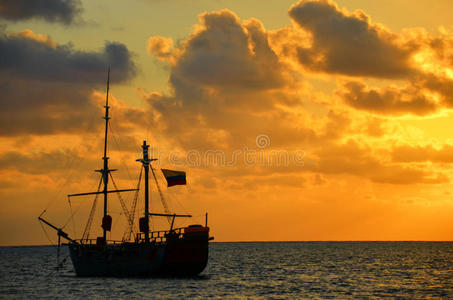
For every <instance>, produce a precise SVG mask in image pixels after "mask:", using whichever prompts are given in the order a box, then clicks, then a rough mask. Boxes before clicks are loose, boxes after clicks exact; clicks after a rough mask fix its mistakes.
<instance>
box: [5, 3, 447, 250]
mask: <svg viewBox="0 0 453 300" xmlns="http://www.w3.org/2000/svg"><path fill="white" fill-rule="evenodd" d="M90 3H91V2H89V1H82V2H81V1H76V0H72V1H68V2H67V5H69V6H68V7H67V8H66V9H65V10H62V9H61V8H56V7H47V8H46V9H47V10H45V12H43V11H33V10H32V9H31V10H30V8H27V7H20V5H18V4H17V5H18V7H13V6H14V5H13V4H11V7H9V6H8V5H6V6H5V7H1V8H0V20H1V21H2V24H4V25H0V31H2V33H1V34H2V35H1V37H0V56H1V57H2V60H0V94H1V95H2V96H1V97H0V101H1V104H2V110H1V111H0V173H1V176H0V200H1V203H2V205H1V208H0V215H1V218H0V222H1V226H0V245H25V244H27V245H29V244H46V243H49V241H48V239H47V237H46V235H45V233H44V232H43V230H42V229H41V227H40V225H39V223H38V221H37V220H36V218H37V216H38V215H39V214H40V213H41V212H42V211H43V210H44V209H47V212H46V214H45V217H46V218H48V219H49V220H51V221H52V222H53V223H55V224H57V225H58V226H65V229H66V230H67V231H68V232H69V233H70V235H71V236H73V237H79V236H80V235H81V233H82V232H83V228H84V226H85V222H86V219H87V216H88V213H89V209H90V208H91V204H92V201H93V198H90V197H83V198H73V199H71V200H70V201H68V199H67V198H66V196H65V195H67V194H70V193H78V192H89V191H95V190H96V187H97V183H98V180H99V178H98V176H99V175H98V173H95V172H92V170H94V169H98V168H100V167H101V165H102V161H101V156H102V146H103V145H102V131H103V128H102V126H103V121H102V119H101V116H102V114H103V112H102V105H103V101H104V99H105V80H106V66H107V65H109V64H110V65H111V67H112V74H111V78H112V82H111V90H110V92H111V94H110V96H111V106H112V109H111V113H112V126H111V129H112V130H111V133H112V135H111V138H110V143H109V152H110V154H109V156H110V157H111V159H110V163H111V166H112V167H113V168H118V169H119V171H118V172H115V173H114V176H115V181H116V183H117V184H118V187H119V188H133V187H135V186H136V184H137V182H136V180H137V177H138V174H139V165H138V163H136V162H135V159H137V158H138V157H139V156H140V144H141V143H142V141H143V140H144V139H146V140H147V141H148V142H150V143H151V144H152V151H153V155H154V156H155V157H158V158H159V161H158V162H157V164H156V168H158V167H163V168H168V169H176V170H186V172H187V177H188V179H187V180H188V185H187V186H185V187H183V186H176V187H172V188H170V189H168V190H167V188H164V190H165V195H166V197H167V200H168V202H169V204H170V206H171V207H172V209H173V210H174V211H175V212H177V213H192V214H193V215H194V216H195V220H192V221H187V220H184V221H181V222H180V224H178V225H185V224H189V223H190V222H204V216H203V214H204V213H205V212H206V211H207V212H209V225H210V227H211V230H212V234H213V235H214V236H215V239H216V241H286V240H291V241H305V240H452V238H453V221H452V218H451V217H450V215H451V212H452V211H453V200H452V199H451V196H452V195H451V190H452V188H453V186H452V185H451V178H452V175H453V173H452V171H453V170H452V169H451V167H452V165H451V164H452V163H453V154H452V151H451V150H453V140H452V138H451V135H450V132H449V130H448V128H449V127H451V126H452V125H453V121H452V120H453V119H452V117H453V116H452V112H451V108H452V106H453V50H452V49H453V27H452V24H451V23H443V22H446V21H445V20H449V19H448V18H447V17H446V16H445V15H448V13H447V12H449V10H448V8H449V5H450V4H448V2H444V1H439V2H438V4H439V7H438V8H430V10H426V7H427V6H426V7H423V3H425V2H424V1H420V3H418V4H417V5H415V4H414V5H412V3H411V2H408V1H403V0H401V1H396V2H394V3H396V4H395V5H394V7H392V12H393V13H394V14H397V15H399V16H400V18H401V19H398V20H397V19H395V18H394V17H393V19H392V18H391V17H389V15H388V14H389V12H387V11H386V10H384V9H383V8H382V7H379V6H376V5H375V3H376V2H374V1H339V2H338V3H337V2H333V1H327V0H326V1H323V0H319V1H314V0H304V1H300V2H294V3H291V2H288V3H283V2H278V1H275V2H272V1H270V2H269V3H268V4H267V5H266V6H264V5H263V6H262V7H260V6H256V5H257V2H255V1H250V3H247V1H245V2H244V1H241V2H240V3H239V1H227V2H225V3H224V4H222V5H223V6H222V7H219V5H221V4H219V3H217V2H216V4H215V5H214V4H212V3H210V2H206V1H201V0H200V1H194V4H193V5H188V4H187V3H185V4H183V3H181V2H180V1H174V2H171V3H170V4H162V3H161V4H156V3H154V4H149V7H147V4H146V3H145V2H143V1H138V0H137V1H135V2H132V4H131V6H130V8H128V10H127V13H124V14H121V12H122V11H124V7H123V4H121V2H115V1H112V2H110V3H109V4H108V5H107V4H106V3H104V2H103V1H100V2H99V5H98V6H93V5H92V3H91V4H90ZM373 3H374V4H373ZM426 3H428V2H426ZM283 4H284V5H283ZM361 4H362V5H363V7H362V6H357V5H361ZM384 4H385V3H384V2H383V4H382V5H384ZM181 6H182V7H181ZM253 6H256V7H254V9H252V8H253ZM366 8H369V10H370V11H367V10H366ZM146 9H149V13H150V14H151V15H152V16H153V18H151V17H150V18H149V19H148V18H146V16H147V15H146ZM159 9H160V10H159ZM103 10H105V12H106V14H105V15H103V16H102V17H99V19H96V15H97V14H100V11H103ZM424 10H425V11H424ZM159 11H160V13H159ZM184 11H185V12H186V13H182V12H184ZM407 11H411V12H413V13H412V14H411V15H408V14H407V13H405V12H407ZM134 12H137V14H134ZM138 12H140V13H138ZM373 13H375V14H376V16H375V15H373ZM417 13H418V14H423V16H419V15H418V14H417ZM158 15H160V16H158ZM196 15H198V19H196V17H195V16H196ZM154 16H155V17H154ZM159 18H164V19H166V20H167V22H166V23H165V22H163V21H162V22H161V23H160V24H158V25H160V26H154V25H156V24H155V23H156V22H158V21H159V20H160V19H159ZM171 20H174V22H171ZM386 20H388V22H389V23H388V24H387V23H385V21H386ZM140 22H142V23H140ZM439 22H441V23H439ZM167 24H168V25H167ZM189 24H190V25H189ZM402 24H404V25H405V26H402ZM407 24H408V25H407ZM90 31H93V32H95V33H97V34H93V35H89V34H87V33H88V32H90ZM102 32H104V33H105V35H104V36H103V35H100V33H102ZM95 35H96V36H95ZM91 42H92V43H91ZM159 176H161V175H160V173H159ZM161 179H162V178H161ZM123 197H124V200H125V202H126V204H127V205H128V206H130V205H131V203H132V198H133V194H130V195H127V194H124V195H123ZM139 201H140V204H139V209H143V203H142V202H143V200H142V197H141V198H140V200H139ZM151 208H152V210H153V211H156V212H162V211H163V208H162V206H161V204H160V202H159V200H158V195H157V193H156V190H155V188H154V186H152V199H151ZM100 211H101V209H100V204H99V206H98V209H97V212H98V213H100ZM109 213H110V214H111V215H112V217H113V224H114V225H113V228H114V229H113V232H112V236H111V238H121V235H122V232H123V226H124V224H125V218H124V214H122V213H121V207H120V205H119V202H118V200H117V198H116V197H115V196H112V198H111V201H110V204H109ZM139 213H142V212H141V211H140V212H139ZM71 214H74V218H70V216H71ZM165 222H166V220H155V221H153V224H152V225H153V226H154V228H162V226H165V225H166V224H165ZM99 225H100V219H99V218H97V219H96V220H95V221H94V223H93V230H92V231H93V236H95V235H96V234H98V232H100V229H101V228H100V226H99ZM167 226H168V225H167ZM46 232H47V233H48V234H49V236H50V238H51V239H53V240H55V232H52V231H50V230H48V229H47V228H46Z"/></svg>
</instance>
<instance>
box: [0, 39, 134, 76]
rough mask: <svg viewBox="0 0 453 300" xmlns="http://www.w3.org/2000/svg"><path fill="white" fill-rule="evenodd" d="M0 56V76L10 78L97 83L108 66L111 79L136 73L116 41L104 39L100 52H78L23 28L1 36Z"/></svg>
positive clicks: (127, 55)
mask: <svg viewBox="0 0 453 300" xmlns="http://www.w3.org/2000/svg"><path fill="white" fill-rule="evenodd" d="M38 38H41V40H39V39H38ZM47 38H48V37H47ZM0 57H1V59H0V76H3V75H7V76H8V77H10V78H11V77H16V78H20V79H33V80H39V81H64V82H69V83H83V84H92V83H100V82H105V74H106V69H107V66H109V65H110V66H111V69H112V73H111V75H112V76H111V77H112V82H119V81H124V80H127V79H129V78H132V77H133V76H134V75H135V65H134V63H133V61H132V57H131V53H130V52H129V50H128V49H127V47H126V46H125V45H123V44H121V43H116V42H106V44H105V47H104V49H102V50H101V51H99V52H88V51H79V50H76V49H74V47H73V46H72V45H70V44H68V45H61V46H60V45H56V44H55V43H53V42H52V41H51V40H50V39H49V38H48V39H47V40H44V41H43V40H42V36H41V35H33V33H30V31H24V32H21V33H19V34H17V35H9V36H3V37H0Z"/></svg>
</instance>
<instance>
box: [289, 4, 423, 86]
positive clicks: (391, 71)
mask: <svg viewBox="0 0 453 300" xmlns="http://www.w3.org/2000/svg"><path fill="white" fill-rule="evenodd" d="M289 15H290V16H291V18H292V19H293V20H294V21H295V22H296V23H297V24H298V25H299V26H300V27H301V28H302V29H303V30H305V31H306V32H308V33H309V34H310V40H311V45H304V46H302V45H299V46H298V47H297V48H296V56H297V58H298V60H299V62H300V63H301V64H302V65H303V66H305V67H306V68H308V69H310V70H313V71H320V72H327V73H337V74H345V75H352V76H372V77H388V78H397V77H403V76H406V75H407V74H409V73H411V72H412V68H411V66H410V57H411V54H412V53H413V51H414V47H413V46H411V45H409V44H408V45H399V44H398V36H396V35H394V34H392V33H390V32H388V31H387V30H386V29H384V28H382V27H380V26H378V25H373V24H371V23H370V20H369V17H368V16H367V15H365V13H364V12H362V11H356V12H355V13H353V14H348V13H346V12H345V11H342V10H340V9H339V8H338V7H337V5H336V4H335V3H334V2H332V1H329V0H319V1H317V0H303V1H300V2H298V3H297V4H296V5H293V6H292V7H291V9H290V10H289Z"/></svg>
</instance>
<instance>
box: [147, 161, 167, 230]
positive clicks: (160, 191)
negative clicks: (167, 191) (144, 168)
mask: <svg viewBox="0 0 453 300" xmlns="http://www.w3.org/2000/svg"><path fill="white" fill-rule="evenodd" d="M150 169H151V171H152V172H153V177H154V181H155V182H156V186H157V190H158V191H159V195H160V201H161V202H162V205H163V207H164V210H165V213H166V214H170V210H169V209H168V206H167V202H166V201H165V198H164V194H162V190H161V189H160V185H159V182H158V181H157V177H156V173H155V172H154V168H153V167H152V166H151V165H150ZM171 219H172V217H167V220H168V224H171Z"/></svg>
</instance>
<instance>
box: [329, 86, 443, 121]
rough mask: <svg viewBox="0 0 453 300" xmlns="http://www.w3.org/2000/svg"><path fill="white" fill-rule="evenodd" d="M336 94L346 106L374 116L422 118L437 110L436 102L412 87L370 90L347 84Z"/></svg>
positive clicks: (366, 87)
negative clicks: (414, 116)
mask: <svg viewBox="0 0 453 300" xmlns="http://www.w3.org/2000/svg"><path fill="white" fill-rule="evenodd" d="M336 93H337V94H338V95H339V96H340V97H341V98H342V99H343V100H344V102H345V103H347V104H348V105H350V106H352V107H354V108H357V109H360V110H366V111H369V112H373V113H376V114H385V115H403V114H414V115H419V116H424V115H428V114H431V113H434V112H436V111H437V110H438V109H439V105H438V104H437V103H436V102H434V101H433V100H431V99H429V98H428V97H427V96H426V95H425V94H424V93H423V91H421V90H420V89H419V88H417V87H413V86H409V87H406V88H396V87H386V88H382V89H372V88H369V87H368V86H367V85H365V84H364V83H361V82H348V83H346V84H344V85H343V86H342V87H341V88H340V89H339V90H337V92H336Z"/></svg>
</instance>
